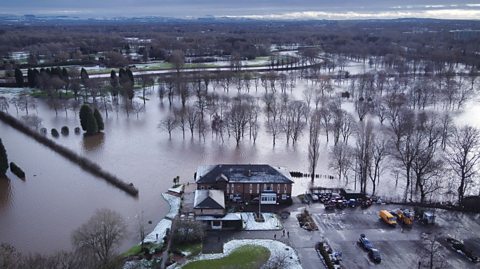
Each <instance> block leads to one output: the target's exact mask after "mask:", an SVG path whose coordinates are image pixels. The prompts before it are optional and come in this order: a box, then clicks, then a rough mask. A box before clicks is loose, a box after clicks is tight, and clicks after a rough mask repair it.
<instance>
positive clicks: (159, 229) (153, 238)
mask: <svg viewBox="0 0 480 269" xmlns="http://www.w3.org/2000/svg"><path fill="white" fill-rule="evenodd" d="M171 228H172V221H171V220H169V219H162V220H161V221H160V222H159V223H158V224H157V226H155V229H153V231H152V232H151V233H149V234H148V235H147V236H146V237H145V240H144V242H145V243H150V242H151V243H156V244H162V243H163V238H164V237H165V234H166V233H167V229H171ZM157 234H158V239H157Z"/></svg>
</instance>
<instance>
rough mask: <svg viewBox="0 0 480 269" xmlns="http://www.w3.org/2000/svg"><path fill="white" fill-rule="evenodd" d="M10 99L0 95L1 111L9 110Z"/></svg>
mask: <svg viewBox="0 0 480 269" xmlns="http://www.w3.org/2000/svg"><path fill="white" fill-rule="evenodd" d="M9 106H10V105H9V104H8V99H7V97H5V96H0V111H4V112H8V107H9Z"/></svg>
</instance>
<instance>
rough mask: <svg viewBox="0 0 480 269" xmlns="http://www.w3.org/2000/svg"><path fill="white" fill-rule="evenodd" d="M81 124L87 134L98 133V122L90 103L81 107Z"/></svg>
mask: <svg viewBox="0 0 480 269" xmlns="http://www.w3.org/2000/svg"><path fill="white" fill-rule="evenodd" d="M80 125H81V126H82V129H83V130H84V131H85V132H86V133H87V134H96V133H98V124H97V120H96V119H95V116H94V115H93V111H92V109H91V108H90V107H89V106H88V105H82V107H81V108H80Z"/></svg>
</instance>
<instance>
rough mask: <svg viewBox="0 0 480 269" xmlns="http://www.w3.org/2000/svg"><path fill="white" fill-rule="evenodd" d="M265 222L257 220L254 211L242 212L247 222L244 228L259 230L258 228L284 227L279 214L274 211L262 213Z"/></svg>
mask: <svg viewBox="0 0 480 269" xmlns="http://www.w3.org/2000/svg"><path fill="white" fill-rule="evenodd" d="M262 215H263V218H264V219H265V222H256V221H255V216H254V213H252V212H245V213H241V216H242V219H243V222H244V224H245V227H244V230H248V231H255V230H256V231H258V230H263V231H265V230H280V229H282V228H283V226H282V224H281V223H280V220H279V219H278V217H277V215H275V214H273V213H262Z"/></svg>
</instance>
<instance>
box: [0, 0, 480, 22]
mask: <svg viewBox="0 0 480 269" xmlns="http://www.w3.org/2000/svg"><path fill="white" fill-rule="evenodd" d="M0 13H3V14H17V15H22V14H37V15H75V16H80V17H112V16H126V17H130V16H168V17H201V16H206V15H213V16H234V17H250V18H259V19H262V18H273V19H281V18H286V19H299V18H319V19H324V18H326V19H329V18H330V19H357V18H397V17H426V18H457V19H480V3H479V2H478V0H457V1H454V0H450V1H447V0H433V1H432V0H430V1H429V0H338V1H335V0H296V1H294V0H235V1H232V0H13V1H9V0H0Z"/></svg>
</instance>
